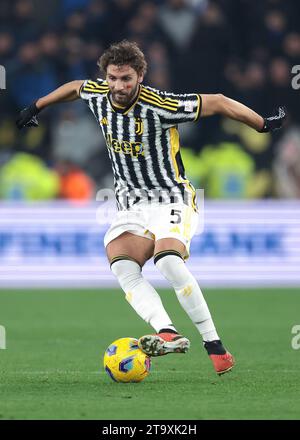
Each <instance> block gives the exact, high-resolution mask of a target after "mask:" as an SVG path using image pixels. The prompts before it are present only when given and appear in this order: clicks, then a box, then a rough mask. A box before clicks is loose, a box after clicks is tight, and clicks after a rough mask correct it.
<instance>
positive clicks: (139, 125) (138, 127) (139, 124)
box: [135, 118, 144, 134]
mask: <svg viewBox="0 0 300 440" xmlns="http://www.w3.org/2000/svg"><path fill="white" fill-rule="evenodd" d="M135 132H136V134H143V132H144V123H143V121H142V119H141V118H135Z"/></svg>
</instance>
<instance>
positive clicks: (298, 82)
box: [292, 65, 300, 90]
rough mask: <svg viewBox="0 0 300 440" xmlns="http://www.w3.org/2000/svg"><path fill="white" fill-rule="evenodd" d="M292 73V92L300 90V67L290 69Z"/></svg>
mask: <svg viewBox="0 0 300 440" xmlns="http://www.w3.org/2000/svg"><path fill="white" fill-rule="evenodd" d="M292 73H293V74H294V75H295V76H294V77H293V79H292V87H293V89H294V90H299V89H300V65H296V66H293V67H292Z"/></svg>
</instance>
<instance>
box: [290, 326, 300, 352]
mask: <svg viewBox="0 0 300 440" xmlns="http://www.w3.org/2000/svg"><path fill="white" fill-rule="evenodd" d="M292 335H295V336H293V337H292V348H293V349H294V350H299V349H300V325H294V326H293V327H292Z"/></svg>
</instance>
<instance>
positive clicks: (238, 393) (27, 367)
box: [0, 289, 300, 420]
mask: <svg viewBox="0 0 300 440" xmlns="http://www.w3.org/2000/svg"><path fill="white" fill-rule="evenodd" d="M160 292H161V294H162V299H163V302H164V304H165V306H166V308H167V310H168V311H169V314H170V315H171V317H172V319H173V321H174V323H175V325H176V326H177V328H178V330H179V331H180V332H182V333H183V334H185V335H186V336H188V337H189V338H190V339H191V349H190V351H189V353H187V354H170V355H168V356H164V357H161V358H153V360H152V371H151V374H150V375H149V376H148V377H147V378H146V379H145V381H144V382H141V383H138V384H118V383H114V382H113V381H112V380H111V379H110V378H109V377H108V376H107V374H106V373H105V372H104V370H103V366H102V358H103V353H104V351H105V349H106V347H107V346H108V345H109V344H110V343H111V342H112V341H113V340H115V339H117V338H120V337H125V336H133V337H139V336H140V335H142V334H144V333H148V332H149V330H150V328H149V327H148V326H147V325H146V324H145V323H144V322H143V321H142V320H141V319H140V318H139V317H138V316H137V315H136V314H135V312H134V311H133V310H132V309H131V307H130V306H129V305H128V304H127V302H126V301H125V299H124V297H123V294H122V292H121V291H120V290H110V289H103V290H98V291H96V290H86V291H79V290H75V291H71V290H62V291H57V290H53V291H51V290H33V291H25V290H23V291H22V290H20V291H13V290H8V291H4V290H2V291H0V324H1V325H3V326H5V328H6V337H7V339H6V344H7V348H6V350H0V396H1V399H0V418H1V419H100V420H116V419H125V420H134V419H144V420H155V419H159V420H164V419H166V420H167V419H173V420H176V419H177V420H180V419H181V420H191V419H197V420H200V419H299V418H300V376H299V366H300V350H293V349H292V346H291V339H292V334H291V329H292V327H293V326H294V325H296V324H300V313H299V310H300V289H286V290H285V289H282V290H280V289H274V290H271V289H257V290H205V297H206V299H207V302H208V304H209V306H210V309H211V312H212V314H213V317H214V320H215V323H216V326H217V329H218V331H219V333H220V335H221V336H222V339H223V341H224V343H225V345H226V346H227V347H228V348H229V349H230V351H231V352H232V353H233V354H234V356H235V357H236V361H237V365H236V368H235V369H234V370H233V371H232V372H231V373H228V374H225V375H224V376H221V377H218V376H217V375H216V374H215V373H214V371H213V369H212V365H211V363H210V360H209V358H208V356H207V355H206V353H205V351H204V349H203V348H202V345H201V342H200V341H201V340H200V337H199V335H198V332H197V331H196V329H195V328H194V327H193V325H192V324H191V322H190V321H189V319H188V317H187V316H186V315H185V313H184V311H183V310H182V309H181V307H180V305H179V303H178V302H177V299H176V297H175V294H174V293H173V292H172V291H170V290H162V291H160Z"/></svg>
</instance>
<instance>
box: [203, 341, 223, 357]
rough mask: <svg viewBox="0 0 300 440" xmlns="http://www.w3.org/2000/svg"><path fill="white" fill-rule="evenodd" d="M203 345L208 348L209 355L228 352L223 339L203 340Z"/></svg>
mask: <svg viewBox="0 0 300 440" xmlns="http://www.w3.org/2000/svg"><path fill="white" fill-rule="evenodd" d="M203 345H204V348H205V349H206V351H207V354H208V355H211V354H217V355H223V354H226V349H225V348H224V347H223V344H222V341H221V340H220V339H216V340H215V341H203Z"/></svg>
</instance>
